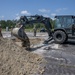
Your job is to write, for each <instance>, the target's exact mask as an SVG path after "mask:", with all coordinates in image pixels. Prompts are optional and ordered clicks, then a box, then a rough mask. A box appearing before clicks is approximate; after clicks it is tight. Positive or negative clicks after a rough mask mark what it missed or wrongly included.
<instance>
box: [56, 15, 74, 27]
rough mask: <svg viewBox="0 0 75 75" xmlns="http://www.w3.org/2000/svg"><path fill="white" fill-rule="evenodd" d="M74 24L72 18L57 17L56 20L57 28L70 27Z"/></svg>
mask: <svg viewBox="0 0 75 75" xmlns="http://www.w3.org/2000/svg"><path fill="white" fill-rule="evenodd" d="M73 23H74V20H73V19H72V17H69V16H68V17H67V16H66V17H57V18H56V20H55V28H60V27H65V28H66V27H68V26H71V25H72V24H73Z"/></svg>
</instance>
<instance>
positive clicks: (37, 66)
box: [0, 38, 45, 75]
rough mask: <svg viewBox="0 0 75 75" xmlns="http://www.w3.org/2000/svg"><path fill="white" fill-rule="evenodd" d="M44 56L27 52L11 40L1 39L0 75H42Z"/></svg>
mask: <svg viewBox="0 0 75 75" xmlns="http://www.w3.org/2000/svg"><path fill="white" fill-rule="evenodd" d="M43 62H45V61H44V59H43V58H42V56H39V55H37V54H34V53H31V52H29V51H26V50H25V48H22V47H20V46H18V45H16V44H15V43H14V42H13V41H12V40H10V39H3V38H0V75H37V74H38V75H41V74H42V73H43V72H44V66H43V65H42V63H43Z"/></svg>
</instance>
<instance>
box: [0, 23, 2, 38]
mask: <svg viewBox="0 0 75 75" xmlns="http://www.w3.org/2000/svg"><path fill="white" fill-rule="evenodd" d="M0 37H2V26H1V24H0Z"/></svg>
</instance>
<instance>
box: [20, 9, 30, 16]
mask: <svg viewBox="0 0 75 75" xmlns="http://www.w3.org/2000/svg"><path fill="white" fill-rule="evenodd" d="M21 14H22V15H30V13H29V12H28V11H27V10H23V11H21Z"/></svg>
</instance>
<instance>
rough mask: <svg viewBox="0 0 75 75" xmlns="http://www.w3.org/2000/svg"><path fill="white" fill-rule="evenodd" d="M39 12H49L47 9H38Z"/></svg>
mask: <svg viewBox="0 0 75 75" xmlns="http://www.w3.org/2000/svg"><path fill="white" fill-rule="evenodd" d="M39 11H40V12H42V13H49V12H50V10H48V9H39Z"/></svg>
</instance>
